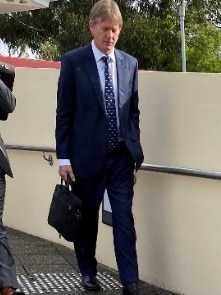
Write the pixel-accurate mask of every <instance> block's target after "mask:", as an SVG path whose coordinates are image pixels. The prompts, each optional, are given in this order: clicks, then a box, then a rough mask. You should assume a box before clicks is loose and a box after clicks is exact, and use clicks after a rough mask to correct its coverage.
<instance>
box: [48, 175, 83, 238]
mask: <svg viewBox="0 0 221 295" xmlns="http://www.w3.org/2000/svg"><path fill="white" fill-rule="evenodd" d="M70 181H71V180H69V179H68V181H67V182H65V183H64V184H63V182H64V181H63V180H61V184H57V185H56V186H55V189H54V193H53V197H52V201H51V205H50V209H49V214H48V224H49V225H50V226H52V227H54V228H55V229H56V230H57V231H58V233H59V236H60V237H61V236H62V237H63V238H64V239H65V240H67V241H69V242H74V241H75V240H76V239H77V238H78V235H79V232H80V224H81V220H82V212H81V207H82V202H81V200H80V199H79V198H78V197H77V196H76V195H75V194H74V192H73V191H72V190H71V189H70V187H71V185H70Z"/></svg>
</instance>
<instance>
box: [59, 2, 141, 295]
mask: <svg viewBox="0 0 221 295" xmlns="http://www.w3.org/2000/svg"><path fill="white" fill-rule="evenodd" d="M122 25H123V21H122V16H121V13H120V10H119V7H118V5H117V4H116V2H114V1H112V0H100V1H98V2H97V3H95V5H94V7H93V8H92V9H91V12H90V21H89V27H90V31H91V33H92V36H93V40H92V42H91V43H90V44H89V45H88V46H86V47H82V48H78V49H74V50H72V51H70V52H67V53H66V54H64V56H63V57H62V63H61V71H60V77H59V82H58V92H57V115H56V153H57V158H58V164H59V175H60V176H61V177H62V178H63V179H64V180H66V179H67V176H70V178H71V179H72V181H73V190H74V191H75V192H76V194H77V195H78V196H79V197H80V198H81V199H82V203H83V209H82V210H83V221H82V228H81V233H80V235H79V238H78V239H77V240H76V241H75V242H74V248H75V253H76V257H77V261H78V265H79V269H80V272H81V274H82V285H83V287H84V288H85V289H86V290H89V291H99V290H100V285H99V282H98V280H97V278H96V274H97V261H96V258H95V252H96V240H97V232H98V213H99V207H100V204H101V202H102V199H103V196H104V191H105V189H106V190H107V193H108V197H109V200H110V204H111V208H112V220H113V236H114V249H115V256H116V261H117V265H118V270H119V275H120V279H121V282H122V284H123V294H129V295H137V294H138V293H139V288H138V280H139V276H138V265H137V254H136V232H135V227H134V219H133V215H132V200H133V194H134V193H133V182H134V177H133V176H134V171H136V170H137V169H138V168H139V167H140V165H141V163H142V162H143V152H142V148H141V145H140V129H139V115H140V112H139V109H138V63H137V60H136V59H135V58H134V57H132V56H130V55H128V54H126V53H124V52H122V51H119V50H117V49H115V44H116V43H117V40H118V38H119V34H120V31H121V28H122ZM107 57H108V58H110V62H109V63H108V64H106V63H105V62H104V61H103V59H105V58H107ZM106 71H110V72H108V74H106V73H107V72H106ZM109 73H110V74H109ZM105 75H106V76H105ZM106 80H108V81H106ZM110 81H111V82H110ZM106 83H109V85H106ZM106 90H108V91H112V93H111V94H109V97H108V98H109V99H110V97H112V98H113V99H114V104H115V106H114V111H112V112H111V114H110V113H109V110H108V106H107V105H106V104H107V102H106V96H108V95H107V93H106ZM110 117H111V118H110ZM113 118H114V119H113ZM110 119H111V120H110ZM115 120H116V122H114V121H115ZM110 121H113V124H112V125H109V124H110ZM115 123H116V124H115ZM115 125H116V126H117V143H114V144H113V145H112V148H109V147H107V145H108V143H109V141H110V138H109V134H108V132H109V130H111V132H112V129H113V128H114V126H115ZM113 133H114V131H113ZM112 137H114V136H112ZM112 139H113V138H112ZM114 140H115V139H114ZM111 144H112V143H111Z"/></svg>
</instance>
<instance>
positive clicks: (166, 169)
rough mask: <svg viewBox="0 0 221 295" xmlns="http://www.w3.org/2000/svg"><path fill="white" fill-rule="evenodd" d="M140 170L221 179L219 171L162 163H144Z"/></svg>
mask: <svg viewBox="0 0 221 295" xmlns="http://www.w3.org/2000/svg"><path fill="white" fill-rule="evenodd" d="M140 170H145V171H153V172H160V173H167V174H176V175H184V176H194V177H202V178H210V179H221V171H212V170H202V169H192V168H184V167H173V166H162V165H153V164H145V163H143V164H142V165H141V167H140Z"/></svg>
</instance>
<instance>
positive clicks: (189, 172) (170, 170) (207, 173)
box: [6, 144, 221, 179]
mask: <svg viewBox="0 0 221 295" xmlns="http://www.w3.org/2000/svg"><path fill="white" fill-rule="evenodd" d="M6 148H7V149H13V150H26V151H35V152H43V153H50V152H52V153H54V152H55V151H56V150H55V148H52V147H44V146H28V145H27V146H25V145H13V144H6ZM44 158H45V156H44ZM45 160H48V161H52V157H51V156H50V155H49V158H48V159H47V158H45ZM50 165H53V162H52V164H50ZM139 170H143V171H152V172H159V173H167V174H175V175H184V176H194V177H201V178H210V179H221V171H212V170H203V169H192V168H184V167H174V166H162V165H154V164H146V163H143V164H142V165H141V167H140V168H139Z"/></svg>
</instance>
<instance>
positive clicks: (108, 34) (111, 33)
mask: <svg viewBox="0 0 221 295" xmlns="http://www.w3.org/2000/svg"><path fill="white" fill-rule="evenodd" d="M107 36H108V37H109V38H112V37H113V32H112V30H108V31H107Z"/></svg>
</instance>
